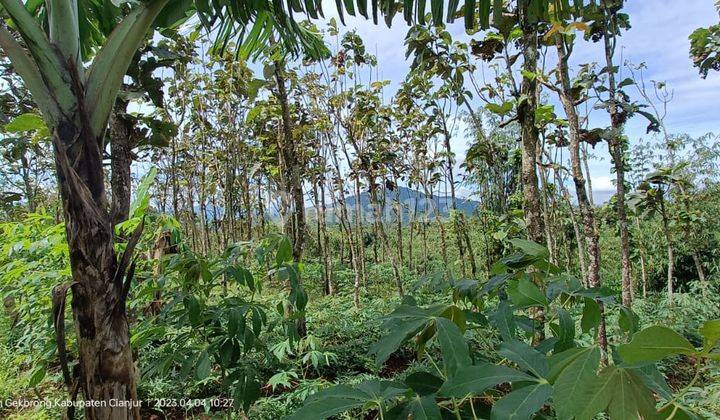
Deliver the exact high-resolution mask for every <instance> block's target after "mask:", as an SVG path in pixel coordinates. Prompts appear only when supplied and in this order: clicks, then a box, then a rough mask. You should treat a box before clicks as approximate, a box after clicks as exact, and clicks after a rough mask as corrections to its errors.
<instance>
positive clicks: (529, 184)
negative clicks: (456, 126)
mask: <svg viewBox="0 0 720 420" xmlns="http://www.w3.org/2000/svg"><path fill="white" fill-rule="evenodd" d="M529 6H530V1H526V0H523V1H519V2H518V16H519V18H520V27H521V29H522V37H521V38H520V43H521V45H522V55H523V66H522V67H523V70H524V71H525V72H526V74H535V72H536V71H537V60H538V34H537V27H536V26H535V24H533V23H531V21H530V18H529V10H528V9H529ZM537 95H538V89H537V79H536V78H535V77H530V76H528V75H524V76H523V79H522V85H521V87H520V96H521V97H522V98H523V99H522V100H520V101H519V104H518V110H517V114H518V121H519V122H520V136H521V140H522V168H521V170H522V172H521V173H522V187H523V199H524V200H523V207H524V210H525V221H526V224H527V231H528V237H529V238H530V240H531V241H533V242H536V243H538V244H542V243H543V230H544V228H543V219H542V214H541V211H542V210H541V205H540V191H539V190H538V176H537V147H538V139H539V135H538V128H537V126H536V125H535V111H536V110H537ZM538 287H540V288H541V289H542V288H544V287H543V285H542V284H538ZM534 318H535V319H536V320H537V321H538V322H539V324H540V329H539V330H538V331H536V333H535V335H534V337H533V343H534V344H538V343H539V342H541V341H542V340H544V339H545V314H544V311H543V309H542V308H535V309H534Z"/></svg>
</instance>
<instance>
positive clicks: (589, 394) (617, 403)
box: [572, 366, 656, 420]
mask: <svg viewBox="0 0 720 420" xmlns="http://www.w3.org/2000/svg"><path fill="white" fill-rule="evenodd" d="M578 400H579V402H580V404H578V405H577V406H578V407H579V410H577V411H575V412H573V413H572V414H573V415H574V416H575V418H577V419H579V420H580V419H588V420H589V419H592V418H594V417H595V415H596V414H597V413H600V412H602V411H608V414H609V415H610V419H611V420H615V419H617V420H624V419H637V418H653V417H654V416H655V414H656V411H655V399H654V398H653V395H652V392H650V390H649V389H648V388H647V386H645V384H644V382H643V380H642V378H640V377H639V376H638V375H637V373H635V371H634V369H625V368H619V367H616V366H610V367H607V368H605V369H604V370H603V371H602V372H600V375H598V376H596V377H594V378H593V379H592V380H590V381H586V382H584V384H583V389H582V393H581V395H579V397H578Z"/></svg>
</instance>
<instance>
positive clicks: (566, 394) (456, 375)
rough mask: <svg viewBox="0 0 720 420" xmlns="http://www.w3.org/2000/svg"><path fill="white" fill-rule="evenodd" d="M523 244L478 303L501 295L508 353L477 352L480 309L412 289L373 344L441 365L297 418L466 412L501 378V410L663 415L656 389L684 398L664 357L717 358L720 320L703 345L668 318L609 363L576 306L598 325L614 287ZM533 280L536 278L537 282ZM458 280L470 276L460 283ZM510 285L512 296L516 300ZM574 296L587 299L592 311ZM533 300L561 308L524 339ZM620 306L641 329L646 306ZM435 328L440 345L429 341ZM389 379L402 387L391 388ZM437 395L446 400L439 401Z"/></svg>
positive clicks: (335, 399) (323, 396) (383, 355)
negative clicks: (475, 322) (640, 309)
mask: <svg viewBox="0 0 720 420" xmlns="http://www.w3.org/2000/svg"><path fill="white" fill-rule="evenodd" d="M514 245H515V246H516V247H517V248H518V249H519V250H518V252H516V253H515V254H513V255H511V256H509V257H506V258H503V259H502V260H501V261H500V262H498V263H497V264H496V265H495V266H494V271H495V272H496V273H499V274H502V273H504V274H506V276H505V277H503V278H502V279H497V280H495V281H494V282H493V285H492V286H491V287H490V288H487V289H484V290H483V291H482V292H481V294H480V295H479V296H476V297H475V299H474V300H473V302H474V303H475V305H477V306H476V307H484V306H485V305H486V304H487V303H485V302H482V300H483V299H490V300H492V299H495V298H494V297H493V296H494V295H497V296H499V298H500V303H499V304H498V309H497V310H496V312H495V313H496V315H494V316H492V317H490V320H491V325H492V326H493V328H495V329H496V330H497V331H498V332H499V333H500V336H501V337H502V341H501V342H500V343H499V345H498V346H497V350H496V354H497V355H498V356H499V357H501V358H502V359H503V360H505V361H506V363H492V362H485V361H483V362H478V361H476V360H477V359H486V358H487V357H488V355H481V354H475V353H474V352H473V349H472V348H471V346H470V345H469V343H470V342H469V340H468V339H467V337H466V334H467V332H468V331H469V330H468V329H467V326H468V323H467V319H469V317H468V313H472V312H473V311H472V310H471V311H469V312H468V311H467V310H462V309H461V308H459V307H457V306H455V305H433V306H428V307H422V306H417V304H416V303H415V301H414V300H413V299H412V298H406V300H405V302H404V303H403V304H402V305H400V306H399V307H398V308H397V309H396V310H395V311H393V312H392V313H391V314H389V315H388V316H387V317H386V318H385V321H384V323H383V325H382V328H383V329H384V330H386V331H387V333H386V335H384V336H383V338H381V339H380V340H379V341H378V342H377V343H376V344H375V345H374V346H373V351H374V353H375V354H376V360H377V361H378V363H380V364H382V363H384V362H385V361H386V360H388V358H389V357H390V355H391V354H392V353H394V352H396V351H397V350H398V349H399V348H400V346H401V345H402V344H404V343H407V342H411V341H412V342H413V344H414V346H415V348H416V350H417V351H418V354H419V355H420V356H423V355H424V356H425V357H427V359H428V360H429V361H430V362H431V364H432V365H433V367H434V368H435V370H436V372H431V371H426V370H425V371H423V370H421V371H418V372H415V373H413V374H411V375H409V376H408V377H407V379H406V380H405V384H406V385H407V388H405V387H402V386H400V385H397V384H395V383H391V382H388V383H382V385H380V384H381V383H374V382H373V384H374V385H373V387H377V388H378V391H377V392H374V393H372V392H368V391H367V389H365V388H366V387H368V386H369V385H368V384H367V383H363V384H361V385H360V386H358V387H357V388H352V387H348V386H347V385H338V386H335V387H331V388H329V389H328V390H325V391H323V392H321V393H319V394H317V395H316V396H314V397H312V398H310V399H309V400H308V401H307V402H306V404H305V405H304V406H303V408H301V409H300V410H299V411H297V412H296V413H295V414H294V417H291V418H303V416H310V417H318V418H326V417H328V416H332V415H337V414H339V413H342V412H345V411H348V410H357V409H360V408H362V409H363V411H366V410H368V409H376V410H379V411H380V412H386V411H387V412H390V411H392V412H400V413H405V414H403V415H408V413H410V412H417V413H418V414H417V415H419V416H420V418H426V417H427V418H438V417H437V415H438V412H440V413H441V412H442V410H443V409H445V408H446V409H449V410H451V411H454V412H455V413H460V411H462V410H464V409H465V408H464V407H463V405H464V404H465V403H466V402H467V401H470V404H472V399H473V398H478V397H484V396H488V395H492V394H495V393H497V392H498V390H497V387H498V386H499V385H501V384H506V383H508V384H510V391H509V392H507V391H504V392H502V393H501V395H502V397H501V398H500V399H499V400H497V401H496V402H495V403H494V404H493V406H492V408H491V414H490V417H491V418H497V419H501V418H514V417H519V418H529V417H530V416H532V415H533V414H534V413H536V412H537V411H539V410H540V409H542V408H543V407H545V406H546V405H547V404H548V402H549V401H552V403H551V407H552V408H554V411H555V414H556V415H557V417H558V418H568V419H570V418H588V419H590V418H593V417H594V416H595V415H596V414H598V413H602V412H605V413H607V414H608V415H609V417H610V418H611V419H626V418H640V417H642V418H654V417H658V416H662V413H664V412H665V411H663V410H667V406H663V407H661V408H660V409H659V411H658V410H656V407H655V406H656V402H655V398H654V397H653V393H654V392H657V394H658V395H660V396H662V398H664V399H665V400H667V404H668V406H671V405H672V404H674V401H675V399H676V398H677V397H673V396H672V392H671V391H670V389H669V388H668V386H667V384H666V383H665V380H664V378H663V377H662V375H660V374H659V372H658V371H657V369H656V368H655V365H654V364H653V363H654V362H657V361H660V360H662V359H665V358H667V357H670V356H675V355H679V354H684V355H692V356H694V357H697V358H699V359H701V360H710V359H714V358H716V355H715V354H713V353H712V348H714V346H715V345H716V343H717V341H718V334H717V325H716V324H717V321H708V322H706V323H705V324H704V325H703V326H702V327H701V328H700V332H701V334H702V336H703V337H704V340H705V343H704V345H703V348H702V350H697V349H696V348H695V347H694V346H693V345H692V344H691V343H690V342H689V341H688V340H687V339H685V338H684V337H682V336H681V335H680V334H678V333H676V332H675V331H673V330H671V329H669V328H667V327H661V326H653V327H649V328H646V329H643V330H641V331H639V332H637V333H635V334H634V335H633V337H632V339H631V340H630V342H629V343H626V344H621V345H620V346H619V347H618V351H617V357H614V358H613V360H612V362H613V363H611V364H608V365H604V364H602V363H601V355H602V349H601V348H600V347H598V346H589V347H581V346H578V345H577V344H576V342H575V338H576V329H577V325H576V322H577V321H576V318H575V317H574V316H573V315H572V313H575V314H578V315H580V314H582V316H581V317H580V318H581V319H580V326H581V327H582V328H581V329H582V330H584V331H586V332H587V331H591V330H594V329H595V328H597V325H598V324H597V322H596V320H597V319H598V315H597V313H596V311H598V310H599V308H600V307H599V305H598V301H601V302H603V303H604V304H605V309H606V310H607V309H608V308H612V307H613V296H612V294H608V292H607V291H604V290H602V289H585V288H583V287H582V286H581V285H580V284H579V282H578V281H577V280H574V279H573V278H572V277H570V276H567V275H565V274H562V273H561V272H560V271H559V269H557V268H556V267H553V265H552V264H550V263H549V262H548V261H547V256H548V253H547V251H546V250H545V249H544V248H543V247H542V246H540V245H537V244H532V243H529V242H527V241H515V242H514ZM529 276H533V277H535V278H536V279H537V280H539V282H540V284H541V285H543V287H544V289H545V292H544V293H543V291H542V290H541V289H540V287H538V286H536V285H535V284H534V283H532V282H530V281H529V278H530V277H529ZM522 280H526V284H525V286H523V287H524V289H522V290H524V291H525V292H524V293H521V292H520V291H519V290H518V288H519V285H518V284H517V282H518V281H522ZM528 283H529V284H531V285H532V286H533V287H532V288H529V287H528V286H527V284H528ZM452 287H460V288H464V287H466V285H464V284H461V283H457V284H454V285H452ZM475 287H477V286H475ZM503 290H506V291H507V295H509V296H510V297H511V299H512V303H510V302H509V301H508V300H506V299H507V298H506V297H505V294H504V293H503ZM528 290H532V292H528ZM528 296H530V297H532V298H529V297H528ZM478 299H480V300H478ZM588 302H593V303H588ZM574 306H582V308H583V309H582V312H580V310H579V309H580V308H578V309H577V310H575V309H574V308H573V307H574ZM532 307H535V308H543V309H545V310H546V314H552V313H553V312H554V313H555V317H556V322H550V324H549V330H550V331H551V332H552V333H553V336H551V337H548V338H546V340H545V341H543V342H540V343H539V344H537V345H536V346H534V347H533V346H531V345H529V344H527V343H526V342H525V341H524V340H521V339H519V338H518V335H517V334H518V332H517V331H516V330H517V329H520V330H523V331H525V332H526V334H527V336H533V335H534V334H535V333H536V331H537V328H538V327H537V326H535V325H534V324H535V323H534V322H533V321H532V320H531V319H528V318H527V317H525V316H524V315H516V314H515V312H516V311H523V310H525V309H526V308H532ZM616 307H617V306H616ZM617 308H618V311H619V312H620V313H621V315H620V317H621V319H622V317H625V318H624V319H625V320H624V321H622V322H621V324H622V325H623V327H622V328H621V329H620V331H626V332H627V331H631V332H632V331H634V330H635V329H636V327H635V326H634V325H637V323H638V320H637V315H636V314H635V313H633V312H632V311H630V310H629V309H627V308H624V307H622V306H620V307H617ZM571 311H572V313H571ZM623 314H624V315H623ZM433 338H435V339H436V341H437V347H438V350H439V352H438V353H434V352H432V351H430V350H429V349H428V348H427V347H428V344H429V343H432V341H431V340H432V339H433ZM432 354H439V355H440V357H441V358H442V361H443V365H444V369H440V368H439V367H438V366H437V365H436V364H435V363H434V362H433V359H434V358H433V356H432ZM508 363H509V364H511V366H508V365H507V364H508ZM698 363H700V362H698ZM513 365H514V366H516V367H517V368H516V367H513ZM386 389H391V390H392V391H391V392H386V393H384V392H382V391H383V390H386ZM505 389H506V388H505ZM681 395H682V394H680V396H681ZM551 397H552V399H551ZM431 403H433V404H431ZM434 404H436V405H437V408H436V409H433V408H431V405H434ZM683 410H685V409H684V408H683ZM458 416H459V414H458Z"/></svg>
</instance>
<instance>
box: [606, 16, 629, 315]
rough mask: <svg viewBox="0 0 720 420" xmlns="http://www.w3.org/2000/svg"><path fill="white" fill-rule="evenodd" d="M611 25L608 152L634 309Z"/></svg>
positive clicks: (625, 283)
mask: <svg viewBox="0 0 720 420" xmlns="http://www.w3.org/2000/svg"><path fill="white" fill-rule="evenodd" d="M608 23H609V22H607V21H606V22H605V36H604V37H603V40H604V44H605V63H606V66H607V69H608V95H609V96H610V102H609V104H608V110H609V111H610V121H611V127H612V131H613V135H612V138H611V139H610V141H609V142H608V148H609V149H610V154H611V155H612V160H613V166H615V184H616V185H615V187H616V188H617V192H616V194H615V198H616V206H617V216H618V224H619V228H620V248H621V251H622V304H623V306H626V307H628V308H629V307H631V306H632V278H631V275H632V272H631V265H630V234H629V232H628V222H627V209H626V206H625V142H624V139H623V138H622V130H623V115H622V113H620V112H618V108H617V105H616V103H615V101H616V100H617V98H616V97H617V92H616V91H617V86H616V84H615V71H614V67H613V54H614V46H612V45H611V44H610V38H609V34H608V29H607V26H608Z"/></svg>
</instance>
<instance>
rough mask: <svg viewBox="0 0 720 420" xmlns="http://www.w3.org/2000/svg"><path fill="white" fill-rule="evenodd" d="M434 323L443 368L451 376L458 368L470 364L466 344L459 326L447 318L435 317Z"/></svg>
mask: <svg viewBox="0 0 720 420" xmlns="http://www.w3.org/2000/svg"><path fill="white" fill-rule="evenodd" d="M435 325H436V328H437V338H438V343H439V344H440V350H441V351H442V356H443V362H444V364H445V370H446V371H447V374H448V375H449V376H450V377H452V376H454V375H455V374H456V372H458V371H459V370H461V369H464V368H465V367H466V366H470V365H471V364H472V360H471V359H470V352H469V351H468V345H467V342H466V341H465V338H464V337H463V334H462V332H461V331H460V328H458V326H457V325H455V323H453V322H452V321H450V320H449V319H446V318H437V320H436V323H435Z"/></svg>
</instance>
